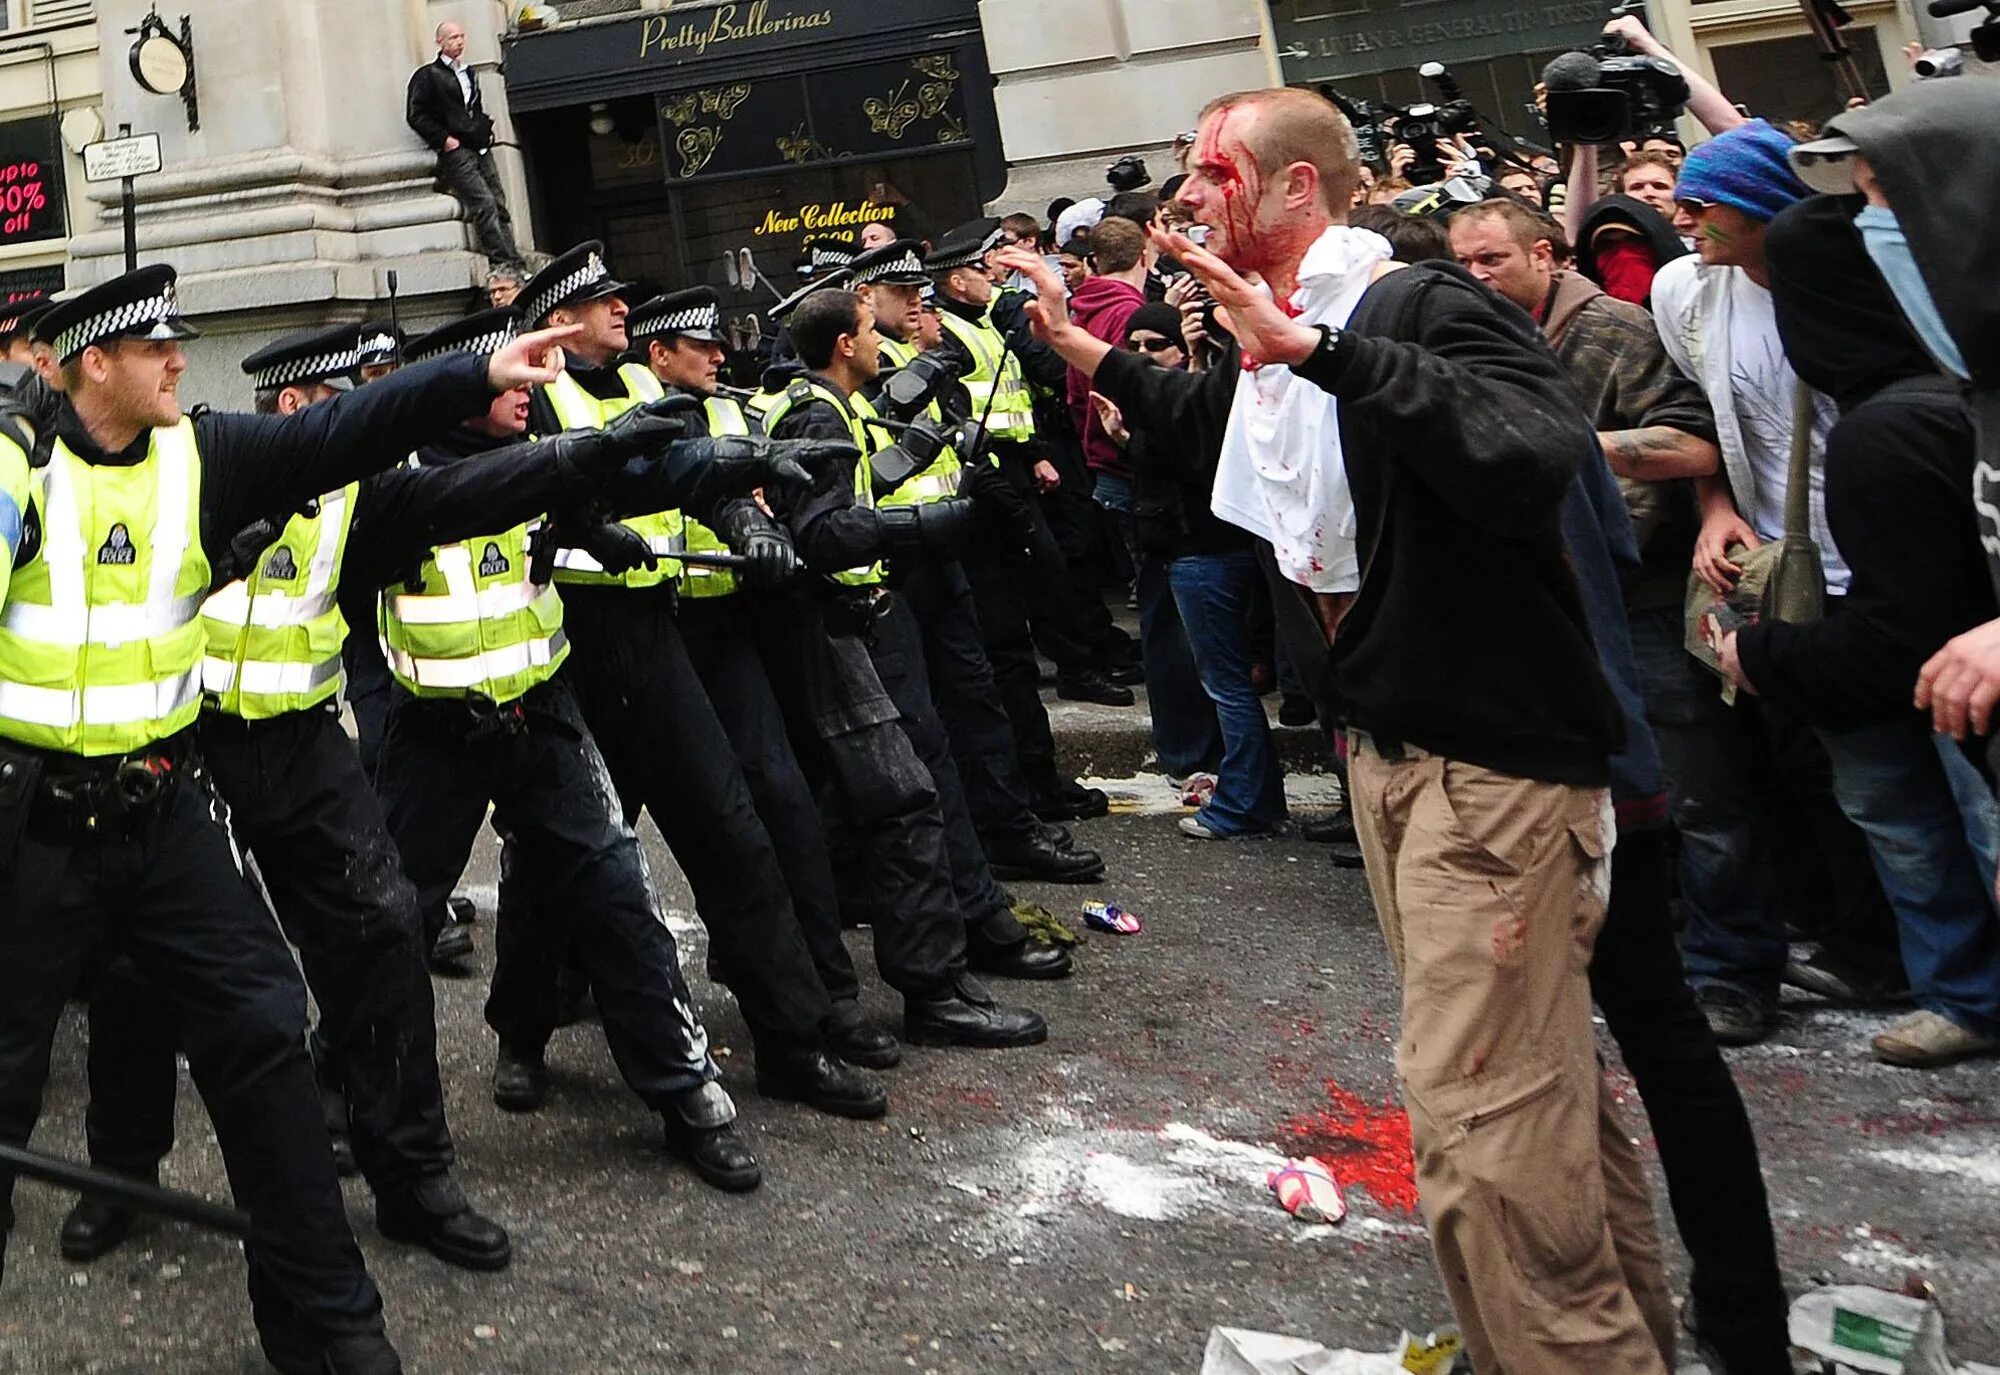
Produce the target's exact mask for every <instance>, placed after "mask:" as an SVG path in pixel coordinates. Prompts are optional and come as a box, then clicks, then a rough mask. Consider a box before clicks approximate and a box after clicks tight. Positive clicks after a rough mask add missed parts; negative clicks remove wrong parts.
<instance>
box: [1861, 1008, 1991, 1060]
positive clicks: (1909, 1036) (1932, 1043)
mask: <svg viewBox="0 0 2000 1375" xmlns="http://www.w3.org/2000/svg"><path fill="white" fill-rule="evenodd" d="M1995 1051H2000V1041H1996V1040H1994V1039H1993V1038H1992V1037H1990V1036H1981V1035H1980V1034H1979V1033H1978V1032H1976V1031H1972V1030H1969V1029H1968V1028H1966V1027H1962V1026H1960V1025H1959V1024H1958V1023H1957V1022H1954V1021H1953V1020H1952V1019H1951V1018H1949V1017H1944V1016H1940V1015H1939V1014H1937V1013H1935V1012H1912V1013H1911V1014H1910V1015H1909V1016H1907V1017H1905V1018H1903V1019H1902V1020H1901V1021H1898V1022H1896V1023H1895V1024H1894V1025H1892V1026H1891V1027H1890V1028H1889V1029H1888V1030H1887V1031H1885V1032H1883V1033H1882V1034H1881V1035H1880V1036H1877V1037H1876V1038H1875V1058H1876V1059H1877V1060H1880V1061H1881V1062H1882V1063H1883V1064H1885V1065H1900V1066H1901V1067H1903V1068H1904V1069H1940V1068H1942V1067H1944V1066H1945V1065H1955V1064H1957V1063H1958V1062H1959V1061H1960V1060H1968V1059H1970V1058H1972V1057H1973V1056H1975V1055H1991V1054H1992V1053H1993V1052H1995Z"/></svg>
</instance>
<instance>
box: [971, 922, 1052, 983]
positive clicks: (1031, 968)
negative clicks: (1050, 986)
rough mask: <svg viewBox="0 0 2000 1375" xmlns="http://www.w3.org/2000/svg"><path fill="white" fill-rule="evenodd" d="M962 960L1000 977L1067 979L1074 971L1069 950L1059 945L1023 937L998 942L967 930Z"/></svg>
mask: <svg viewBox="0 0 2000 1375" xmlns="http://www.w3.org/2000/svg"><path fill="white" fill-rule="evenodd" d="M965 963H966V967H967V968H968V969H976V970H978V971H979V972H980V973H981V974H993V975H997V976H998V977H1000V978H1003V979H1067V978H1068V977H1069V976H1070V975H1071V974H1072V973H1074V972H1075V970H1074V966H1073V965H1072V964H1071V962H1070V957H1069V951H1067V950H1064V949H1063V948H1062V947H1061V946H1056V945H1044V944H1043V943H1042V942H1040V941H1034V940H1028V939H1025V938H1023V939H1021V940H1018V941H1015V942H1014V943H1013V944H1011V945H1001V944H1000V943H998V942H997V941H990V940H988V939H986V937H984V936H982V935H979V934H978V933H976V932H971V931H968V932H966V935H965Z"/></svg>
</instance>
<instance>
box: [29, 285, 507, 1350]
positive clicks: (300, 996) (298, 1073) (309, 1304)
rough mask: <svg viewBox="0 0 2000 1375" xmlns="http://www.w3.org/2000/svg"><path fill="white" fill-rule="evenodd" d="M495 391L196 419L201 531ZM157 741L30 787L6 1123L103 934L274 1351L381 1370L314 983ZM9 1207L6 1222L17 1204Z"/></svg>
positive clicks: (40, 1073) (216, 545) (185, 757)
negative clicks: (216, 1161) (349, 1210)
mask: <svg viewBox="0 0 2000 1375" xmlns="http://www.w3.org/2000/svg"><path fill="white" fill-rule="evenodd" d="M161 271H162V270H160V269H146V270H142V271H141V272H140V273H137V274H128V276H127V277H126V278H121V279H119V280H117V281H115V282H112V283H108V284H107V285H106V286H104V287H101V288H99V289H98V290H97V291H94V292H90V293H86V294H85V295H84V296H82V297H79V298H77V299H76V300H74V301H72V302H68V303H65V306H64V307H61V308H58V310H56V311H53V312H51V313H50V314H49V315H48V316H45V317H44V319H43V321H42V322H41V325H40V328H42V329H43V330H44V331H45V332H46V331H50V330H54V329H59V328H60V327H61V326H62V325H64V324H66V323H67V324H73V323H74V321H72V320H70V318H69V317H70V316H71V315H73V314H79V313H81V312H87V311H93V310H95V311H104V310H107V309H108V308H109V306H110V305H111V304H117V303H116V302H112V301H111V299H110V298H111V297H113V296H119V295H121V293H129V291H131V290H134V289H136V290H139V291H143V290H144V289H145V288H146V287H147V286H148V284H149V283H152V277H153V276H154V275H157V274H159V273H160V272H161ZM168 280H170V277H169V278H168ZM128 284H135V286H132V287H128ZM153 285H157V284H153ZM121 299H122V297H121ZM125 304H131V303H129V302H126V303H125ZM108 332H109V331H107V333H108ZM491 398H492V391H491V388H490V387H489V385H488V383H487V377H486V367H485V364H484V362H483V360H472V359H462V360H454V361H449V362H439V363H437V364H434V365H433V366H430V367H427V368H421V369H411V370H410V371H408V372H407V373H405V374H404V375H403V376H401V377H399V378H398V379H396V380H395V381H394V382H393V383H385V384H383V385H382V386H380V387H375V388H371V389H369V391H368V392H366V393H364V394H361V395H356V396H350V397H342V398H340V399H338V400H336V401H332V402H329V403H327V404H326V405H323V406H317V407H313V408H311V409H309V410H307V411H304V412H301V413H299V414H297V415H294V416H290V417H285V418H278V417H266V416H245V415H222V414H215V413H209V414H206V415H202V416H200V417H198V418H197V419H195V421H194V433H195V437H196V441H197V444H198V447H199V450H200V454H201V463H202V482H201V510H200V532H201V540H202V544H203V546H204V548H205V550H206V552H207V553H208V556H209V558H210V560H211V562H215V561H218V560H220V559H221V557H222V556H223V554H224V553H225V550H226V544H227V541H228V540H229V538H230V537H231V536H232V535H234V534H235V532H237V531H238V530H241V529H242V528H244V527H245V526H247V525H249V524H250V523H252V522H253V521H255V520H257V519H259V518H261V517H262V516H264V515H265V514H266V513H268V512H271V511H282V510H286V509H294V508H296V507H297V506H298V505H300V504H301V503H303V502H305V501H306V500H308V499H310V498H311V497H313V496H316V495H317V494H319V493H322V492H326V491H330V490H333V489H335V488H338V487H340V486H342V485H344V484H345V483H347V482H349V481H352V480H354V479H356V478H359V477H362V476H365V475H366V474H367V472H368V471H369V470H370V468H371V467H372V466H374V465H375V464H377V463H379V462H380V456H381V455H383V454H388V453H396V452H407V451H408V450H409V449H410V448H411V447H412V446H414V445H416V444H418V443H420V442H422V441H423V439H425V438H426V437H427V436H428V435H430V434H432V433H435V432H436V430H437V429H438V428H439V426H440V425H441V424H443V423H448V422H449V420H450V419H451V418H454V417H459V416H465V415H472V414H476V413H478V412H480V411H483V410H484V409H485V408H486V407H487V405H488V403H489V402H490V400H491ZM56 433H57V434H59V435H60V436H61V437H62V439H63V440H64V442H65V443H66V444H67V445H68V446H69V447H70V449H71V450H72V451H73V452H74V453H75V454H76V455H77V457H79V458H80V459H82V460H83V461H84V462H87V463H93V464H106V465H119V464H131V463H138V462H141V461H143V460H144V459H145V458H146V455H147V452H148V449H147V445H148V441H149V440H150V435H148V434H142V435H141V436H140V437H139V438H138V439H137V440H136V441H135V442H134V443H133V445H132V446H131V447H130V448H128V449H126V450H123V451H121V452H118V453H106V452H104V451H102V450H101V449H99V448H98V447H97V445H96V444H95V443H94V442H93V441H92V440H91V438H90V436H89V434H88V432H87V431H86V430H85V429H84V428H83V426H82V424H81V422H80V421H79V420H78V419H77V417H76V413H75V411H74V409H73V408H72V407H71V406H70V405H69V403H68V402H67V401H66V400H65V401H64V402H62V403H61V409H60V414H59V417H58V419H57V421H56ZM142 753H143V754H144V755H145V756H146V758H147V759H149V760H151V761H153V762H152V773H153V776H154V777H156V778H157V777H159V776H160V772H159V771H160V770H161V769H163V768H164V769H165V774H164V776H165V778H166V780H167V785H166V786H165V788H164V789H163V790H162V791H160V793H159V795H158V796H157V797H155V798H153V799H151V800H148V801H142V802H139V803H137V804H135V805H131V806H128V807H127V808H126V809H125V810H123V812H122V814H117V815H112V814H111V811H112V806H111V804H110V802H109V801H108V799H106V798H105V796H104V794H103V793H102V792H101V791H99V789H100V787H101V785H103V784H104V783H105V782H106V780H107V773H106V769H107V767H108V765H109V761H94V760H85V759H81V758H78V757H75V756H66V755H42V756H40V757H41V760H42V762H43V765H44V767H45V770H46V772H45V775H44V785H43V787H42V788H41V789H40V790H39V791H38V792H37V793H36V795H35V796H34V797H33V798H32V799H31V800H27V806H28V814H27V818H26V831H25V834H24V835H23V836H22V838H21V841H20V846H19V852H18V854H16V855H15V856H14V857H13V859H12V861H11V862H10V863H8V864H6V865H4V866H0V949H4V950H5V952H6V958H5V959H0V1139H4V1140H7V1141H10V1142H14V1143H22V1142H25V1141H26V1140H27V1138H28V1136H29V1133H30V1132H31V1131H32V1129H33V1126H34V1122H35V1118H36V1116H37V1113H38V1109H39V1106H40V1101H41V1092H42V1085H43V1081H44V1079H45V1077H46V1075H47V1072H48V1054H49V1043H50V1039H51V1037H52V1036H53V1034H54V1029H55V1025H56V1020H57V1017H58V1015H59V1014H60V1012H61V1010H62V1003H63V999H64V998H65V996H66V995H67V993H68V991H69V990H70V989H71V988H73V987H74V986H75V982H76V976H77V973H78V971H79V970H80V969H81V967H82V966H83V964H84V963H85V961H86V960H87V959H88V958H89V957H90V954H91V951H92V949H93V947H94V946H95V945H96V943H97V942H98V940H99V939H100V938H107V937H108V938H109V939H110V940H111V941H113V942H114V943H115V945H116V947H117V948H118V949H119V950H121V951H122V952H123V953H125V954H128V955H129V956H130V957H131V958H132V960H133V961H134V963H135V964H137V965H138V967H139V968H140V970H141V971H142V972H143V973H144V974H145V975H146V976H147V977H148V978H149V979H151V980H152V981H153V982H154V984H155V986H156V987H158V988H159V989H160V991H161V992H162V994H163V995H164V996H165V998H166V999H167V1001H168V1004H169V1005H170V1007H171V1009H172V1015H173V1021H174V1023H175V1025H176V1027H177V1028H178V1031H179V1033H180V1037H181V1041H182V1044H183V1046H184V1048H185V1050H186V1053H187V1056H188V1060H189V1063H190V1065H191V1066H192V1068H193V1072H194V1077H195V1083H196V1085H197V1087H198V1088H199V1089H200V1090H201V1094H202V1098H203V1101H204V1103H205V1104H206V1105H207V1107H208V1110H209V1115H210V1117H211V1119H212V1120H213V1121H214V1124H215V1129H216V1136H217V1139H218V1141H219V1143H220V1144H221V1147H222V1152H223V1158H224V1161H225V1163H226V1165H227V1167H228V1169H229V1175H230V1182H231V1186H232V1191H233V1192H234V1194H235V1196H236V1201H237V1203H238V1204H239V1205H240V1206H242V1207H243V1208H244V1209H245V1211H246V1212H247V1213H248V1215H249V1219H250V1238H249V1240H248V1241H247V1242H246V1244H245V1247H244V1251H245V1257H246V1259H247V1261H248V1263H249V1282H250V1297H251V1306H252V1310H253V1313H254V1315H255V1318H256V1321H257V1326H258V1330H259V1333H260V1335H261V1336H262V1338H263V1343H264V1350H265V1353H266V1354H267V1355H268V1356H269V1357H270V1358H271V1361H272V1363H273V1364H274V1365H276V1366H277V1367H278V1368H279V1369H280V1370H281V1371H285V1372H288V1375H289V1372H294V1371H296V1372H302V1373H303V1372H308V1371H311V1372H319V1371H321V1370H323V1369H326V1368H329V1367H328V1362H329V1360H332V1361H333V1362H334V1364H333V1366H332V1368H335V1369H340V1368H344V1367H343V1366H342V1365H341V1363H340V1353H342V1352H347V1351H354V1350H357V1349H359V1350H362V1351H365V1352H366V1354H367V1355H368V1357H369V1358H370V1359H372V1360H375V1361H376V1364H374V1365H372V1366H371V1367H370V1368H371V1369H384V1370H386V1369H391V1368H395V1367H393V1366H392V1365H391V1364H389V1363H388V1362H392V1361H393V1357H392V1356H388V1355H386V1353H387V1345H386V1343H385V1342H383V1341H382V1338H381V1331H382V1313H381V1298H380V1295H379V1294H378V1293H377V1291H376V1289H375V1285H374V1283H373V1281H372V1280H370V1279H369V1277H368V1274H367V1270H366V1268H365V1266H364V1264H363V1262H362V1258H361V1253H360V1249H359V1248H358V1247H357V1246H356V1245H355V1242H354V1237H353V1233H352V1231H351V1230H350V1229H349V1227H348V1224H347V1217H346V1213H345V1210H344V1208H343V1205H342V1201H341V1195H340V1189H339V1183H338V1181H337V1180H336V1178H335V1176H334V1171H333V1157H332V1153H331V1151H330V1149H329V1147H328V1144H327V1137H326V1131H325V1127H324V1124H323V1123H322V1121H321V1117H320V1106H319V1095H318V1092H317V1090H316V1088H315V1086H314V1082H313V1073H312V1066H311V1063H310V1062H309V1060H308V1058H307V1056H306V1051H305V1012H306V996H305V987H304V984H303V983H302V982H301V981H300V978H299V974H298V970H297V967H296V966H295V965H294V964H293V963H292V957H291V953H290V952H289V951H288V950H287V949H286V947H285V943H284V941H283V939H282V938H281V936H280V935H279V932H278V930H277V928H276V926H275V925H274V924H273V923H272V922H271V920H270V917H269V914H268V913H267V912H266V911H265V910H264V907H263V904H262V903H261V902H259V901H258V899H257V898H256V896H255V894H254V893H253V892H252V891H251V889H250V888H249V886H248V885H247V884H246V882H245V881H244V878H243V875H242V872H241V870H240V869H239V868H238V866H237V862H236V859H235V856H234V854H233V852H232V850H231V845H230V840H229V837H228V835H227V833H226V831H225V830H224V828H223V826H222V825H221V824H220V822H219V818H220V817H221V816H222V806H221V803H220V802H219V800H217V799H216V797H215V796H214V793H213V791H212V785H211V784H210V782H209V781H208V780H207V779H205V778H204V777H202V776H201V775H200V773H199V772H198V770H197V769H196V767H195V751H194V749H193V744H192V741H191V740H190V739H188V738H187V737H186V736H185V735H184V736H181V737H176V738H173V739H170V740H166V741H162V742H160V744H159V745H158V746H156V747H155V748H153V749H151V750H148V751H144V752H142ZM65 795H67V796H68V797H70V798H71V799H72V800H64V798H65ZM6 1183H7V1185H8V1188H7V1193H8V1195H11V1192H12V1190H11V1183H12V1181H11V1178H9V1179H8V1180H7V1181H6ZM4 1216H5V1220H6V1222H7V1223H8V1224H9V1225H10V1226H11V1221H12V1210H11V1207H9V1208H7V1209H6V1210H5V1213H4Z"/></svg>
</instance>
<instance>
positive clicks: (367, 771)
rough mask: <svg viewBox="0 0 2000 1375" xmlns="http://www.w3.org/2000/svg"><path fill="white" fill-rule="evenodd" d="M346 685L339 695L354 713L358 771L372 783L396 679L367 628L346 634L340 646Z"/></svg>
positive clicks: (379, 765) (378, 761)
mask: <svg viewBox="0 0 2000 1375" xmlns="http://www.w3.org/2000/svg"><path fill="white" fill-rule="evenodd" d="M340 662H341V667H343V668H344V669H346V670H347V686H346V687H345V688H344V689H343V690H342V693H341V695H342V696H343V697H345V698H346V699H347V709H348V710H349V711H351V712H353V713H354V734H355V743H356V745H357V746H358V747H359V748H360V751H361V772H362V773H363V774H364V775H365V776H366V777H367V778H368V779H369V780H370V781H371V782H372V781H373V780H374V778H375V775H376V772H377V771H378V770H379V769H380V768H381V766H382V736H383V734H384V732H386V731H387V730H388V728H389V703H390V701H391V699H392V698H393V697H394V696H395V691H396V679H395V677H394V676H393V675H392V674H391V673H390V672H389V663H388V661H387V660H386V659H384V658H383V657H382V644H381V642H380V641H379V640H377V639H376V638H375V635H374V633H373V632H372V631H371V630H363V631H358V632H356V633H353V634H350V635H349V636H348V637H347V643H346V644H344V645H342V646H341V648H340Z"/></svg>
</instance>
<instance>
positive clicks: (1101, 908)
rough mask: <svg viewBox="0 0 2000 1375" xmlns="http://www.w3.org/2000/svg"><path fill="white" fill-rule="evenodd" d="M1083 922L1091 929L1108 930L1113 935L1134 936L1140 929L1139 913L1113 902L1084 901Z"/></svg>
mask: <svg viewBox="0 0 2000 1375" xmlns="http://www.w3.org/2000/svg"><path fill="white" fill-rule="evenodd" d="M1083 922H1084V925H1086V926H1088V927H1090V928H1091V929H1092V930H1095V931H1109V932H1111V933H1112V934H1113V935H1115V936H1136V935H1138V934H1139V929H1140V926H1139V914H1138V913H1137V912H1127V911H1126V910H1125V909H1124V908H1122V907H1120V906H1119V905H1118V904H1117V903H1115V902H1086V903H1085V904H1084V905H1083Z"/></svg>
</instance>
